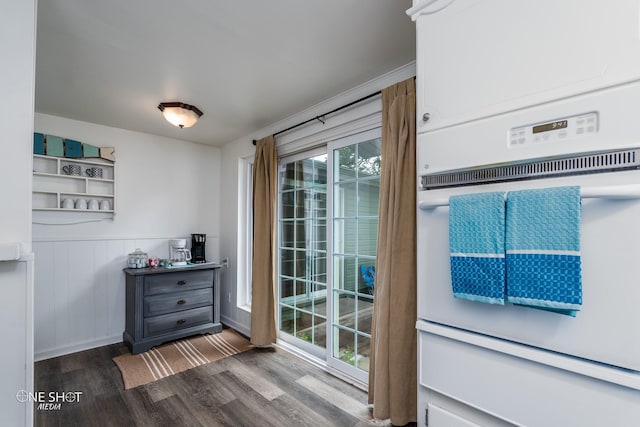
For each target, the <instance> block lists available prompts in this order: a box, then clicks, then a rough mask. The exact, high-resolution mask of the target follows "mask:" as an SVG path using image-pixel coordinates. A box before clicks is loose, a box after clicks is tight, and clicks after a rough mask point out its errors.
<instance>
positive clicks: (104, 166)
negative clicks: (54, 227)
mask: <svg viewBox="0 0 640 427" xmlns="http://www.w3.org/2000/svg"><path fill="white" fill-rule="evenodd" d="M70 165H76V166H79V167H80V174H79V175H70V174H68V173H66V172H65V169H67V168H66V167H67V166H70ZM90 168H99V169H100V170H101V171H102V177H93V176H89V175H88V174H87V173H88V172H89V173H90ZM65 199H71V200H72V201H73V204H74V207H75V203H76V201H77V200H79V199H84V200H86V202H87V205H88V204H89V202H90V201H91V200H96V201H97V202H98V203H99V204H100V203H102V202H104V201H106V202H108V204H109V209H102V210H100V209H75V208H73V209H65V208H62V203H63V201H64V200H65ZM32 210H33V222H34V223H42V224H73V223H77V222H83V218H84V219H86V220H87V221H95V220H101V219H109V218H113V216H114V215H115V212H116V194H115V164H114V163H112V162H109V161H105V160H102V159H95V160H87V159H69V158H61V157H51V156H43V155H38V154H34V156H33V190H32Z"/></svg>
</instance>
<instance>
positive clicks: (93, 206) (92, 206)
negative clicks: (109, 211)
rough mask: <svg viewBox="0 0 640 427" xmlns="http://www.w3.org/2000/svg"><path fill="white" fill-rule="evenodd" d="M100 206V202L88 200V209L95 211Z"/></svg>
mask: <svg viewBox="0 0 640 427" xmlns="http://www.w3.org/2000/svg"><path fill="white" fill-rule="evenodd" d="M99 208H100V204H99V202H98V201H97V200H96V199H91V200H89V209H90V210H92V211H97V210H98V209H99Z"/></svg>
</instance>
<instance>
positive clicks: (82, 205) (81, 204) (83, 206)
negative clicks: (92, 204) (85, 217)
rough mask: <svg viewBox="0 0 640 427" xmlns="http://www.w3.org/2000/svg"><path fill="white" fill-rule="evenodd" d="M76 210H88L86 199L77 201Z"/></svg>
mask: <svg viewBox="0 0 640 427" xmlns="http://www.w3.org/2000/svg"><path fill="white" fill-rule="evenodd" d="M76 209H87V201H86V200H85V199H78V200H76Z"/></svg>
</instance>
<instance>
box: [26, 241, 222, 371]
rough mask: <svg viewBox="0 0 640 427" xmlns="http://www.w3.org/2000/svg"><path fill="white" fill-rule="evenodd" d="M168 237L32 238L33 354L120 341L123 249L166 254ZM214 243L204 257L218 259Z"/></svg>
mask: <svg viewBox="0 0 640 427" xmlns="http://www.w3.org/2000/svg"><path fill="white" fill-rule="evenodd" d="M173 238H175V237H173ZM169 239H170V237H165V238H146V239H85V240H79V239H78V240H53V239H52V240H46V241H34V242H33V251H34V253H35V259H36V262H35V283H34V326H35V337H34V353H35V360H43V359H48V358H51V357H56V356H61V355H64V354H69V353H74V352H76V351H81V350H86V349H89V348H94V347H99V346H102V345H107V344H113V343H116V342H121V341H122V332H123V331H124V328H125V324H124V322H125V276H124V272H123V271H122V269H123V268H125V267H126V264H127V262H126V261H127V254H129V253H130V252H132V251H134V250H135V249H136V248H142V249H143V250H144V251H145V252H147V253H148V254H149V256H157V257H159V258H167V257H168V256H169V245H168V240H169ZM218 248H219V244H218V238H217V237H213V236H211V237H209V236H208V237H207V255H208V258H209V257H211V259H215V260H217V259H218ZM209 254H211V255H209ZM214 257H215V258H214Z"/></svg>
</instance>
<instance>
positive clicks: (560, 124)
mask: <svg viewBox="0 0 640 427" xmlns="http://www.w3.org/2000/svg"><path fill="white" fill-rule="evenodd" d="M567 125H568V121H567V120H558V121H555V122H550V123H544V124H542V125H538V126H534V127H533V133H534V134H535V133H540V132H548V131H550V130H556V129H564V128H566V127H567Z"/></svg>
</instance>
